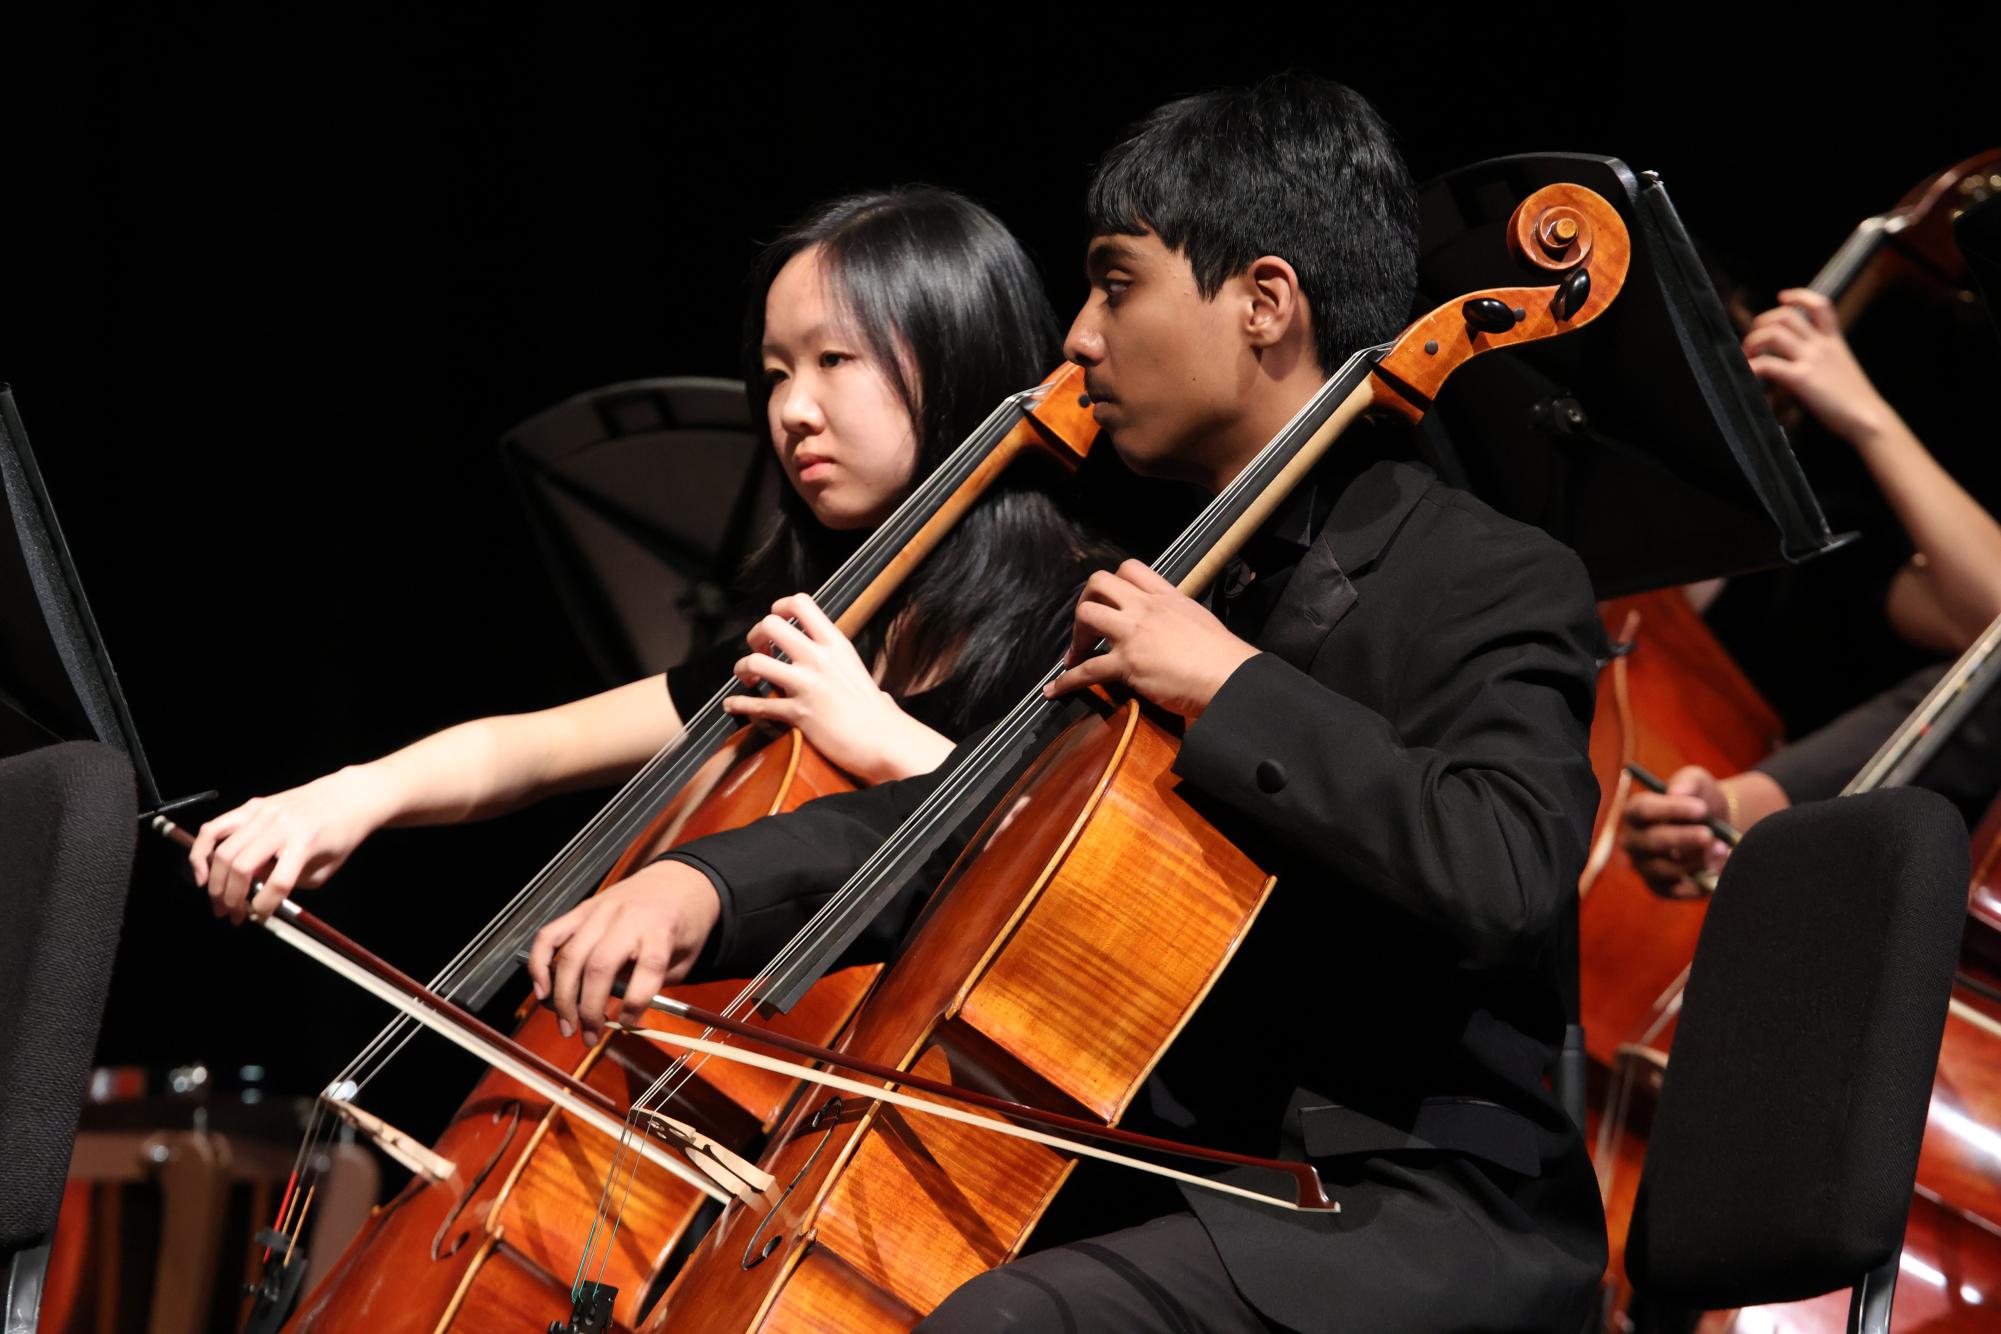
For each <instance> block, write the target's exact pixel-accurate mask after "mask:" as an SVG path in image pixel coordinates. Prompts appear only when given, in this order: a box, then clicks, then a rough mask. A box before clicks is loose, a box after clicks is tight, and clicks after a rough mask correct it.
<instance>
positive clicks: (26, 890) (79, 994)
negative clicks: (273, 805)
mask: <svg viewBox="0 0 2001 1334" xmlns="http://www.w3.org/2000/svg"><path fill="white" fill-rule="evenodd" d="M137 818H138V798H137V796H136V795H135V793H134V788H133V777H132V765H131V763H130V761H128V760H127V759H126V758H125V756H124V755H122V754H121V753H119V752H118V751H116V750H113V749H112V748H111V747H109V746H105V745H100V744H98V743H97V742H95V741H74V742H67V743H64V744H62V745H57V746H48V747H44V748H43V749H40V750H32V751H29V752H27V753H26V754H23V755H16V756H12V757H10V758H6V759H0V1146H4V1148H3V1149H0V1278H4V1280H5V1294H4V1296H5V1305H4V1307H0V1329H4V1330H5V1331H6V1332H7V1334H13V1331H15V1330H16V1329H25V1330H33V1329H34V1315H35V1308H36V1306H37V1304H38V1303H39V1300H40V1298H39V1294H40V1287H41V1273H42V1269H43V1266H44V1265H45V1264H46V1262H47V1257H48V1249H47V1246H48V1238H49V1235H50V1233H51V1232H53V1231H54V1229H55V1222H56V1212H57V1209H58V1208H59V1207H60V1205H61V1203H62V1191H63V1177H64V1174H65V1173H66V1172H67V1170H68V1168H69V1161H70V1146H71V1142H72V1140H73V1139H74V1138H75V1135H76V1121H77V1111H78V1109H79V1108H80V1107H81V1106H82V1105H83V1098H84V1092H85V1085H86V1082H87V1080H88V1078H89V1075H90V1057H91V1051H92V1049H93V1048H94V1047H95V1046H96V1045H97V1028H98V1024H99V1022H100V1020H101V1019H102V1018H103V1015H104V994H105V988H106V986H107V984H108V983H109V981H110V977H111V960H112V956H113V955H114V954H116V953H117V950H118V929H119V924H120V923H121V922H122V921H123V919H124V915H125V887H126V884H127V882H128V881H129V880H130V878H131V874H132V851H133V847H134V844H135V843H136V841H137V828H138V826H137Z"/></svg>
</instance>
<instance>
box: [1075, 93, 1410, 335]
mask: <svg viewBox="0 0 2001 1334" xmlns="http://www.w3.org/2000/svg"><path fill="white" fill-rule="evenodd" d="M1086 208H1087V210H1088V212H1089V216H1090V224H1091V234H1092V235H1094V236H1138V235H1141V234H1143V233H1145V232H1148V231H1151V232H1152V233H1153V234H1154V235H1156V236H1158V237H1159V238H1160V242H1161V244H1162V245H1164V246H1166V247H1167V248H1168V249H1169V250H1173V251H1176V252H1178V253H1180V254H1182V255H1185V256H1186V257H1187V259H1188V262H1189V265H1190V267H1191V268H1193V269H1194V271H1195V281H1196V284H1197V285H1198V286H1199V287H1200V289H1201V291H1202V295H1203V296H1205V297H1213V296H1215V295H1216V293H1217V292H1218V291H1219V290H1220V289H1221V288H1222V286H1223V284H1224V282H1225V281H1227V280H1228V279H1230V278H1232V277H1235V276H1236V275H1237V274H1240V273H1242V272H1243V271H1244V270H1245V269H1247V268H1249V267H1250V265H1251V261H1253V260H1255V259H1257V258H1258V257H1259V256H1261V255H1277V256H1278V257H1279V258H1281V259H1283V260H1285V261H1286V262H1287V263H1289V264H1291V265H1292V267H1293V269H1294V270H1295V271H1296V272H1297V273H1298V274H1299V285H1300V290H1301V291H1302V292H1303V293H1304V294H1305V296H1306V303H1307V309H1308V311H1309V312H1310V314H1311V316H1312V320H1313V332H1314V341H1315V345H1316V349H1317V351H1318V353H1319V357H1320V368H1321V369H1322V370H1323V371H1327V372H1330V373H1331V372H1332V371H1333V370H1334V368H1335V367H1337V366H1339V365H1340V364H1341V363H1342V362H1344V361H1346V360H1347V359H1348V357H1349V356H1350V355H1352V354H1353V353H1354V351H1355V350H1356V349H1357V348H1361V347H1367V346H1369V345H1371V344H1374V343H1380V342H1384V341H1386V340H1388V339H1390V338H1393V337H1395V336H1396V334H1397V333H1398V331H1400V330H1401V329H1402V328H1403V327H1404V325H1405V324H1406V323H1407V322H1408V321H1409V318H1410V308H1411V301H1412V299H1413V297H1414V296H1415V294H1416V292H1417V195H1416V192H1415V191H1414V190H1413V189H1412V188H1411V183H1410V171H1409V169H1408V168H1406V167H1405V166H1404V161H1403V156H1402V155H1401V154H1400V153H1398V152H1397V148H1396V145H1395V143H1394V142H1392V139H1391V135H1390V129H1389V126H1388V125H1386V124H1385V123H1384V121H1383V118H1382V117H1381V116H1379V115H1378V114H1377V113H1376V109H1375V108H1374V107H1372V106H1370V105H1369V103H1368V101H1367V100H1366V99H1364V98H1363V97H1362V95H1361V94H1360V93H1357V92H1355V91H1354V90H1353V89H1352V88H1347V87H1344V86H1342V85H1341V84H1338V83H1334V82H1332V81H1331V80H1327V79H1318V78H1313V77H1311V76H1309V75H1304V74H1299V73H1291V72H1289V73H1284V74H1275V75H1272V76H1270V77H1269V78H1266V79H1263V80H1261V81H1259V82H1257V83H1254V84H1251V85H1249V86H1246V87H1238V88H1219V89H1216V90H1215V91H1213V92H1207V93H1200V94H1197V95H1196V96H1194V97H1184V98H1182V99H1181V100H1180V101H1177V102H1169V103H1168V104H1167V105H1166V106H1163V107H1161V108H1160V109H1159V110H1157V111H1155V112H1154V113H1153V114H1152V115H1150V116H1148V117H1147V118H1146V119H1145V120H1143V121H1141V122H1140V123H1139V124H1138V125H1136V126H1134V127H1133V128H1132V130H1131V131H1130V132H1129V133H1128V134H1127V136H1126V137H1125V138H1124V139H1123V140H1121V141H1120V142H1119V143H1118V144H1116V145H1114V146H1113V148H1112V149H1111V151H1110V152H1108V153H1106V154H1105V156H1104V158H1103V160H1101V161H1100V162H1099V163H1098V167H1097V170H1096V171H1095V172H1093V173H1092V176H1091V189H1090V194H1089V197H1088V200H1087V203H1086Z"/></svg>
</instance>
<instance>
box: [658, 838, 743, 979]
mask: <svg viewBox="0 0 2001 1334" xmlns="http://www.w3.org/2000/svg"><path fill="white" fill-rule="evenodd" d="M660 862H681V863H684V864H685V865H688V866H692V867H694V868H695V869H696V870H697V871H700V872H701V873H702V874H703V875H705V876H707V877H708V878H709V883H710V884H711V885H714V886H715V888H716V898H717V899H719V900H721V902H722V913H721V914H720V915H719V916H718V917H717V918H716V929H715V930H713V931H711V932H709V938H708V940H707V941H705V942H703V945H702V952H701V953H700V954H698V955H697V956H695V963H694V966H693V967H692V968H691V969H689V971H688V975H689V976H690V977H707V976H710V975H712V974H713V973H714V972H715V970H716V968H715V966H716V963H717V961H718V960H720V959H726V958H728V957H730V953H731V949H732V947H733V946H734V945H735V943H736V901H735V896H734V895H732V894H731V893H730V887H729V882H728V881H726V880H724V879H723V877H722V875H721V873H720V872H718V871H717V870H716V868H715V867H713V866H710V865H709V864H708V863H707V862H705V861H703V860H702V859H701V858H700V857H695V856H691V855H689V854H688V853H685V852H663V853H661V854H660V855H659V856H658V857H655V858H654V859H653V864H656V865H657V864H658V863H660Z"/></svg>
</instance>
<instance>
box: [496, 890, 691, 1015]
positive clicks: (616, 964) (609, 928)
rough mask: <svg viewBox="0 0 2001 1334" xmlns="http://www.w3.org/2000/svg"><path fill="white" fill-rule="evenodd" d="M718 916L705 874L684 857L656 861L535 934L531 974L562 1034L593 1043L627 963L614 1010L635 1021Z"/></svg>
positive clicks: (680, 971)
mask: <svg viewBox="0 0 2001 1334" xmlns="http://www.w3.org/2000/svg"><path fill="white" fill-rule="evenodd" d="M721 915H722V903H721V902H720V901H719V900H718V899H717V897H716V889H715V886H714V885H712V884H710V883H709V878H708V877H707V876H706V875H703V874H702V873H701V872H700V871H698V870H696V869H695V868H694V867H692V866H690V865H688V864H687V863H686V862H672V861H669V862H655V863H654V864H653V865H651V866H647V867H644V868H642V869H641V870H639V871H637V872H636V873H634V874H633V875H631V876H629V877H628V878H626V879H624V880H621V881H620V882H619V883H618V884H616V885H613V886H612V887H611V888H610V889H607V890H605V891H604V892H602V893H600V894H598V895H596V896H594V897H592V898H589V899H586V900H585V901H584V902H582V903H580V904H578V905H577V906H576V907H574V908H572V909H570V911H568V912H566V913H564V914H563V915H562V916H561V917H558V918H557V919H556V920H555V921H553V922H551V923H549V924H548V925H547V926H545V927H543V928H542V929H541V930H540V931H538V932H536V933H535V943H534V944H533V945H532V946H530V948H529V951H528V976H529V978H530V979H531V980H532V981H533V982H534V984H535V995H536V996H537V997H538V998H540V999H542V1000H547V1001H549V1002H550V1003H551V1004H552V1005H554V1006H555V1009H556V1019H557V1024H558V1026H559V1027H560V1028H561V1029H562V1031H563V1036H565V1037H568V1036H569V1035H570V1034H572V1033H575V1032H578V1031H579V1030H581V1031H582V1033H583V1036H584V1041H585V1042H590V1043H595V1042H596V1041H597V1040H598V1038H599V1037H600V1036H601V1035H602V1034H603V1032H604V1025H605V1020H606V1018H607V1017H608V1015H609V1013H610V1009H611V1004H612V1001H611V985H612V983H613V982H614V981H616V980H617V979H618V975H619V973H620V972H622V971H624V969H625V967H626V965H627V964H630V965H632V975H631V977H629V978H628V979H627V980H626V984H625V1001H624V1003H623V1004H622V1005H621V1006H620V1008H619V1014H620V1016H621V1017H622V1018H623V1019H624V1021H625V1022H626V1023H629V1024H630V1023H637V1022H638V1021H639V1019H640V1016H642V1015H644V1014H645V1013H646V1009H647V1002H649V1001H651V1000H652V999H653V997H654V995H655V993H657V992H658V991H659V990H660V988H661V987H663V986H665V985H666V984H668V983H670V982H678V981H680V980H681V979H682V978H684V977H686V976H687V975H688V969H689V968H690V967H692V966H693V965H694V962H695V959H696V957H697V956H698V955H700V954H701V952H702V946H703V945H704V944H705V943H707V941H708V939H709V932H711V931H712V930H714V929H715V925H716V919H717V918H718V917H720V916H721Z"/></svg>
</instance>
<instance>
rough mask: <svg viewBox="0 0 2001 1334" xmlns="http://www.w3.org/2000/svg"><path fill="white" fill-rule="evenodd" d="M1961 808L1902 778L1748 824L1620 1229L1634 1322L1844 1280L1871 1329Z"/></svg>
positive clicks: (1947, 951)
mask: <svg viewBox="0 0 2001 1334" xmlns="http://www.w3.org/2000/svg"><path fill="white" fill-rule="evenodd" d="M1967 877H1968V856H1967V838H1966V826H1965V824H1964V823H1963V822H1962V821H1961V820H1960V817H1959V815H1958V813H1957V812H1955V811H1954V810H1953V808H1952V806H1951V805H1950V804H1949V803H1947V802H1946V800H1945V799H1944V798H1942V797H1940V796H1938V795H1936V794H1934V793H1931V792H1926V791H1922V790H1919V789H1916V788H1903V789H1898V790H1894V791H1886V792H1876V793H1871V794H1869V795H1867V796H1858V797H1845V798H1838V799H1836V800H1833V801H1824V802H1814V803H1811V804H1808V805H1805V806H1800V807H1797V808H1795V809H1793V810H1790V811H1785V812H1782V813H1780V814H1778V815H1774V816H1772V817H1771V818H1769V819H1767V820H1764V821H1761V822H1760V823H1759V824H1758V825H1757V826H1756V827H1754V828H1753V829H1752V830H1751V831H1750V832H1749V833H1748V834H1747V835H1746V836H1745V839H1744V841H1743V843H1742V844H1740V845H1739V846H1738V848H1737V850H1736V852H1735V853H1734V854H1732V856H1731V858H1730V861H1729V864H1728V866H1727V867H1726V868H1725V870H1724V873H1723V878H1722V883H1721V884H1720V885H1719V886H1718V887H1717V891H1716V898H1715V901H1714V902H1713V903H1712V904H1711V905H1710V908H1709V916H1708V920H1707V922H1706V923H1705V924H1704V926H1703V930H1702V938H1701V941H1700V943H1699V944H1698V945H1697V947H1696V952H1695V963H1694V968H1693V970H1692V972H1691V973H1690V976H1689V981H1688V990H1687V994H1686V997H1685V999H1684V1003H1683V1009H1682V1013H1681V1019H1680V1026H1679V1028H1678V1029H1677V1031H1676V1034H1675V1040H1674V1053H1673V1058H1672V1061H1671V1062H1670V1064H1669V1066H1668V1069H1667V1075H1666V1082H1665V1083H1664V1085H1663V1087H1662V1089H1661V1100H1660V1106H1659V1109H1658V1111H1657V1112H1656V1114H1655V1117H1654V1123H1653V1129H1652V1132H1651V1134H1650V1135H1649V1136H1648V1141H1647V1159H1646V1168H1645V1172H1644V1174H1643V1176H1642V1177H1641V1182H1640V1192H1639V1199H1638V1202H1637V1203H1636V1205H1635V1206H1634V1214H1633V1227H1632V1233H1631V1236H1630V1238H1629V1240H1628V1243H1627V1248H1626V1272H1627V1274H1628V1276H1629V1277H1630V1278H1631V1279H1632V1281H1633V1286H1634V1290H1635V1293H1636V1294H1637V1298H1636V1303H1635V1312H1636V1319H1637V1320H1638V1321H1639V1323H1640V1324H1641V1325H1642V1326H1643V1327H1649V1328H1654V1329H1671V1328H1676V1327H1681V1328H1689V1327H1692V1325H1693V1319H1692V1318H1691V1317H1689V1316H1688V1315H1687V1313H1688V1312H1690V1311H1696V1310H1722V1309H1727V1308H1736V1307H1743V1306H1759V1305H1765V1304H1768V1303H1774V1302H1788V1301H1799V1300H1804V1299H1806V1298H1809V1297H1817V1296H1820V1295H1822V1294H1825V1293H1829V1292H1836V1291H1839V1290H1840V1289H1843V1288H1851V1289H1852V1290H1853V1292H1854V1296H1853V1298H1852V1300H1851V1303H1850V1312H1849V1327H1850V1328H1851V1329H1861V1330H1874V1331H1882V1330H1887V1329H1888V1328H1889V1323H1890V1298H1891V1294H1892V1291H1893V1289H1894V1287H1895V1283H1896V1278H1897V1261H1898V1257H1899V1255H1900V1253H1901V1251H1902V1247H1903V1236H1904V1221H1905V1217H1906V1215H1907V1214H1908V1212H1909V1209H1910V1203H1911V1189H1912V1183H1913V1179H1914V1178H1915V1176H1916V1172H1917V1162H1918V1147H1919V1143H1920V1141H1921V1140H1922V1138H1923V1134H1924V1124H1925V1115H1926V1109H1927V1107H1928V1105H1929V1103H1930V1098H1931V1088H1932V1078H1933V1074H1934V1071H1935V1068H1936V1065H1937V1061H1938V1049H1939V1040H1940V1037H1941V1034H1942V1033H1943V1031H1944V1027H1945V1018H1946V1006H1947V1001H1948V999H1949V997H1950V993H1951V987H1952V978H1953V970H1954V968H1955V966H1956V963H1957V960H1958V954H1959V940H1960V934H1961V931H1962V930H1963V928H1964V924H1965V920H1966V886H1967Z"/></svg>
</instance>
